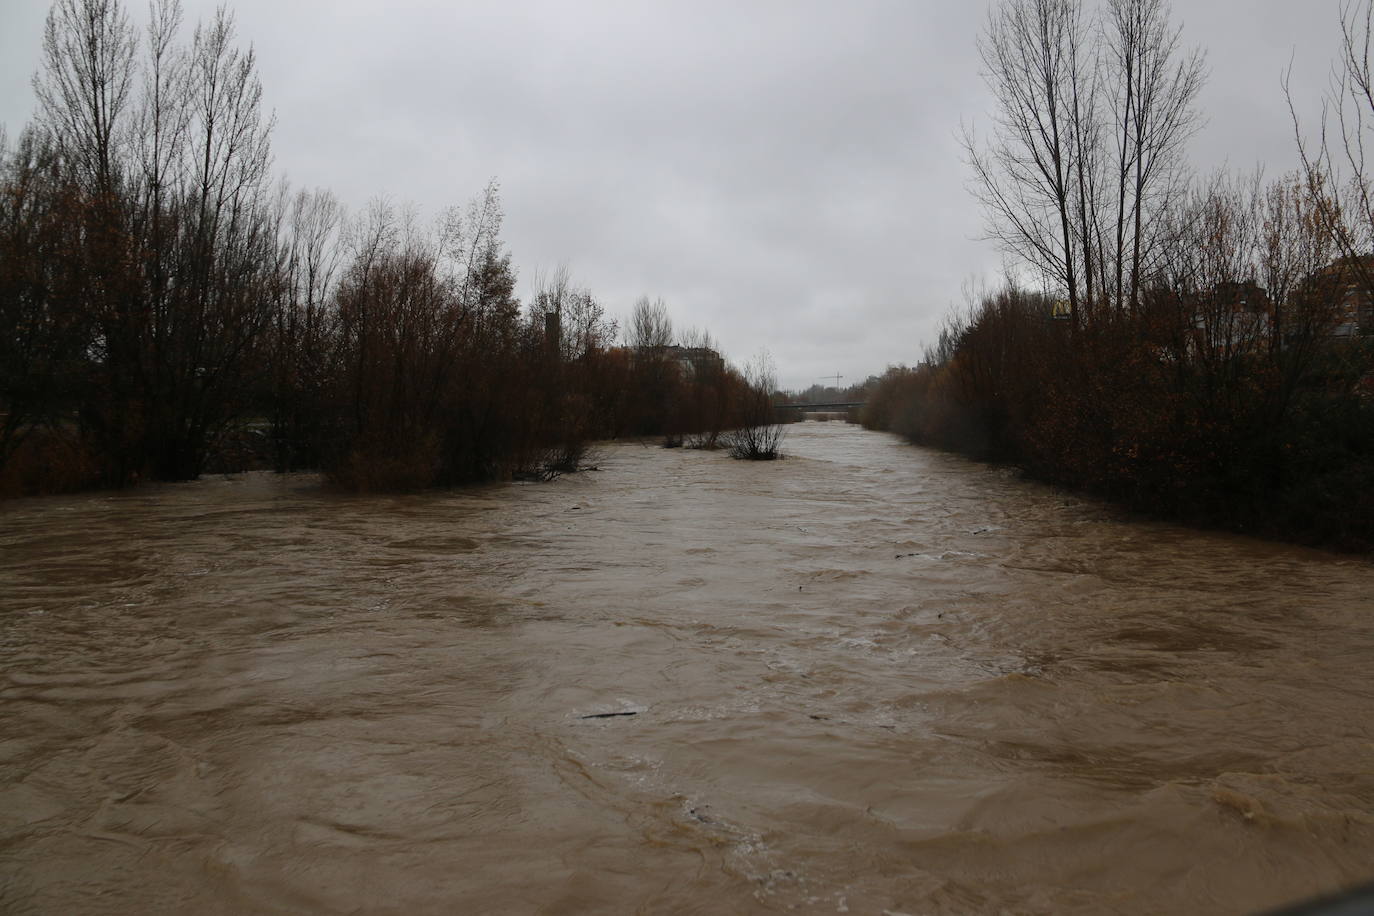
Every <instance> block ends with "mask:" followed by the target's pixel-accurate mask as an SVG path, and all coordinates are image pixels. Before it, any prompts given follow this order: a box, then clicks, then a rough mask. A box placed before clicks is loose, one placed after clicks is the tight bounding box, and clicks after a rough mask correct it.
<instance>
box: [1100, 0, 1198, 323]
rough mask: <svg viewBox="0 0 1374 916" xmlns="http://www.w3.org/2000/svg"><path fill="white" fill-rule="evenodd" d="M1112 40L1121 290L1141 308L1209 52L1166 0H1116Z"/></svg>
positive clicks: (1108, 40) (1117, 282)
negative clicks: (1190, 46)
mask: <svg viewBox="0 0 1374 916" xmlns="http://www.w3.org/2000/svg"><path fill="white" fill-rule="evenodd" d="M1106 16H1107V21H1106V23H1105V25H1104V32H1105V40H1104V44H1105V45H1106V47H1107V48H1109V49H1110V55H1111V62H1112V64H1113V67H1112V72H1111V79H1110V81H1109V82H1108V83H1107V84H1106V88H1107V91H1109V92H1110V93H1111V98H1110V101H1109V104H1110V110H1111V114H1112V120H1113V125H1114V129H1113V135H1114V139H1115V144H1116V149H1115V155H1114V157H1113V162H1112V164H1113V167H1114V168H1113V175H1112V177H1113V179H1114V180H1115V191H1116V195H1115V197H1116V199H1115V201H1114V203H1115V205H1116V208H1115V214H1114V220H1113V222H1114V227H1115V234H1114V236H1115V237H1114V239H1113V242H1114V245H1113V248H1112V250H1111V257H1110V260H1111V264H1112V267H1113V269H1114V277H1113V280H1114V293H1115V302H1116V304H1117V307H1118V308H1123V307H1125V308H1131V309H1134V308H1135V307H1136V305H1137V303H1138V301H1139V298H1140V289H1141V285H1142V282H1143V279H1144V276H1145V273H1146V270H1147V268H1148V267H1149V265H1150V258H1151V255H1152V254H1154V253H1155V233H1154V228H1155V221H1156V219H1157V218H1158V217H1159V216H1160V215H1161V214H1163V213H1164V212H1166V211H1167V209H1168V206H1169V204H1170V203H1171V201H1173V200H1174V199H1175V198H1176V197H1177V195H1178V194H1179V193H1180V192H1181V186H1182V184H1183V182H1181V181H1180V179H1181V178H1182V177H1183V175H1184V173H1183V156H1182V154H1183V147H1184V144H1185V143H1186V142H1187V140H1188V139H1189V138H1190V137H1191V136H1192V135H1193V133H1194V132H1195V131H1196V129H1197V126H1198V116H1197V112H1196V109H1195V108H1194V104H1195V102H1196V101H1197V95H1198V93H1199V92H1200V91H1201V89H1202V84H1203V81H1204V77H1205V67H1204V59H1203V55H1202V52H1201V51H1200V50H1196V49H1195V50H1192V51H1187V52H1185V51H1184V50H1183V49H1182V45H1181V34H1182V30H1181V29H1179V28H1175V27H1173V26H1172V25H1171V24H1170V21H1169V6H1168V3H1167V2H1165V0H1110V3H1109V4H1108V6H1107V13H1106Z"/></svg>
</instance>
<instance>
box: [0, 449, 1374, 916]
mask: <svg viewBox="0 0 1374 916" xmlns="http://www.w3.org/2000/svg"><path fill="white" fill-rule="evenodd" d="M785 447H786V451H787V453H788V459H787V460H786V461H783V462H780V463H775V464H745V463H739V462H733V461H731V460H729V459H728V458H726V457H725V456H723V455H719V454H706V453H701V452H689V451H664V450H661V449H656V448H646V447H643V446H640V445H637V444H612V445H607V446H603V447H601V449H600V454H599V466H600V470H599V471H596V472H589V473H585V474H581V475H578V476H574V477H567V478H563V479H561V480H558V481H555V482H553V483H550V484H513V485H503V486H493V487H488V488H483V489H478V490H469V491H460V492H450V493H439V494H430V495H419V496H406V497H399V498H398V497H348V496H340V495H338V494H334V493H330V492H327V491H325V490H323V489H321V488H320V487H319V485H318V482H317V481H316V480H315V479H314V478H311V477H286V478H279V477H274V476H271V475H247V476H244V477H240V478H237V479H224V478H213V479H206V480H203V481H200V482H197V483H193V484H186V485H177V486H158V487H144V488H141V489H139V490H137V491H133V492H130V493H126V494H115V495H111V494H98V495H90V494H86V495H80V496H73V497H62V498H52V499H41V500H27V501H22V502H17V503H11V504H9V505H6V506H3V507H0V912H4V913H16V914H22V913H42V914H88V913H139V914H142V913H211V914H214V913H397V914H399V913H407V914H408V913H755V912H758V913H772V912H789V911H790V912H801V913H846V912H848V913H855V914H859V913H872V914H881V913H887V914H899V913H905V914H911V916H920V914H963V913H989V914H1003V913H1006V914H1022V913H1085V914H1086V913H1140V914H1144V913H1247V912H1253V911H1255V910H1257V909H1262V908H1265V907H1270V906H1274V905H1278V904H1280V903H1284V902H1287V901H1291V900H1294V899H1297V898H1301V897H1305V896H1308V895H1311V894H1314V893H1318V892H1322V891H1329V890H1332V889H1335V888H1338V887H1342V886H1345V885H1349V884H1352V883H1357V882H1359V881H1363V880H1370V879H1374V677H1371V672H1374V565H1371V563H1370V562H1369V560H1368V559H1360V558H1352V557H1342V556H1336V555H1330V554H1325V553H1320V552H1315V551H1308V550H1303V549H1299V548H1295V547H1290V546H1284V545H1276V544H1268V543H1263V542H1259V541H1254V540H1249V539H1245V538H1241V537H1234V536H1229V535H1220V534H1212V533H1201V532H1196V531H1190V530H1186V529H1182V528H1177V527H1172V526H1169V525H1164V524H1154V523H1143V522H1141V521H1139V520H1135V519H1128V518H1124V517H1122V516H1120V515H1119V514H1117V513H1114V512H1113V511H1112V510H1109V509H1106V508H1103V507H1101V506H1099V505H1096V504H1094V503H1091V502H1088V501H1085V500H1080V499H1077V498H1074V497H1071V496H1067V495H1065V494H1063V493H1060V492H1057V491H1054V490H1052V489H1048V488H1044V487H1039V486H1036V485H1033V484H1029V483H1026V482H1024V481H1021V480H1019V479H1017V477H1016V476H1015V475H1013V474H1012V473H1010V472H1008V471H1005V470H999V469H996V468H988V467H984V466H980V465H976V464H971V463H969V462H966V461H963V460H961V459H958V458H955V457H951V456H948V455H943V454H939V453H936V452H930V451H923V450H920V449H916V448H913V447H910V446H907V445H904V444H901V443H900V442H898V441H897V440H896V439H894V438H891V437H888V436H885V435H880V434H876V433H869V432H864V431H862V430H859V429H856V428H853V427H847V426H843V425H840V424H836V423H814V422H813V423H806V424H801V425H798V426H794V427H792V428H791V429H790V432H789V436H788V439H787V441H786V446H785Z"/></svg>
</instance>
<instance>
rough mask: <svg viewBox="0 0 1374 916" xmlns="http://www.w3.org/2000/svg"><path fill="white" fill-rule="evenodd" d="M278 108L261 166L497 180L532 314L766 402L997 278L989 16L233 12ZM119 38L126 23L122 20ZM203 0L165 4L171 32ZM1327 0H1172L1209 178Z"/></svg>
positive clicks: (25, 42)
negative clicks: (644, 320)
mask: <svg viewBox="0 0 1374 916" xmlns="http://www.w3.org/2000/svg"><path fill="white" fill-rule="evenodd" d="M228 5H229V7H230V8H231V9H232V10H233V11H234V12H235V14H236V16H237V23H238V31H239V38H240V41H241V43H243V44H248V43H251V44H252V45H253V46H254V47H255V48H256V49H257V53H258V60H259V66H260V70H261V73H262V79H263V84H264V94H265V101H266V105H267V107H269V108H271V109H274V110H275V112H276V115H277V129H276V132H275V135H274V145H273V148H274V152H275V161H276V167H277V170H278V171H279V172H281V173H285V174H286V175H287V176H288V177H289V178H290V179H291V181H292V182H293V184H296V185H299V186H308V187H313V186H323V187H328V188H330V189H332V190H333V191H334V192H335V193H336V194H338V195H339V197H340V198H341V199H343V200H344V201H345V203H347V204H348V205H349V206H350V207H351V208H353V209H358V208H361V207H362V206H364V205H366V203H367V202H368V200H369V199H370V198H372V197H375V196H378V195H387V196H389V197H391V198H392V199H393V200H396V201H398V202H404V201H412V202H414V203H416V204H417V205H419V206H420V207H421V208H422V212H424V213H426V214H435V213H437V212H438V211H439V210H440V209H442V208H443V207H444V206H447V205H449V204H453V203H463V202H466V201H467V200H468V199H470V198H471V197H473V196H474V195H476V194H477V193H479V192H480V191H481V189H482V187H483V186H484V184H485V183H486V181H487V180H488V179H489V178H491V177H496V178H498V179H499V180H500V182H501V186H502V195H503V199H504V202H505V208H506V214H507V216H506V232H505V234H506V239H507V242H508V244H509V246H510V250H511V252H512V253H513V255H514V261H515V264H516V265H517V267H518V269H519V272H520V287H519V288H520V292H521V294H522V297H526V296H528V291H529V287H530V283H531V281H532V279H533V277H534V275H535V273H536V272H537V271H538V270H540V269H544V270H549V269H552V268H554V267H557V266H558V265H559V264H566V265H567V266H568V267H569V269H570V270H571V271H572V274H573V277H574V279H575V280H576V281H577V282H578V283H579V284H580V285H583V286H586V287H588V288H590V289H591V290H592V291H593V292H594V293H595V294H596V295H597V297H598V298H599V300H600V301H601V302H603V304H604V305H605V306H606V308H607V310H608V311H609V312H610V313H612V314H613V315H617V316H624V315H626V314H628V312H629V310H630V307H631V305H632V303H633V301H634V300H635V298H636V297H638V296H640V295H645V294H647V295H650V296H662V297H663V298H664V300H665V301H666V302H667V303H668V306H669V309H670V311H671V312H672V315H673V318H674V320H675V321H676V323H677V324H678V325H679V326H683V327H689V326H697V327H704V328H706V329H708V330H710V331H711V332H712V333H713V334H714V335H715V336H716V338H717V339H718V340H719V341H720V343H721V345H722V349H723V350H724V351H725V352H726V354H727V355H728V356H729V357H731V358H732V359H734V360H735V361H737V362H743V361H745V360H746V359H748V358H749V357H750V356H751V354H753V353H754V352H756V351H757V350H759V349H760V348H764V347H766V348H767V349H768V350H769V351H770V352H771V353H772V355H773V358H774V360H775V362H776V364H777V367H778V373H779V380H780V382H781V383H782V384H783V386H784V387H788V388H804V387H806V386H807V385H809V384H811V383H812V382H814V381H818V380H819V379H820V377H821V376H823V375H828V374H834V373H836V372H839V373H842V374H843V375H844V376H845V382H844V383H845V384H848V383H849V382H850V381H854V380H858V379H862V378H863V377H865V376H867V375H869V374H872V373H877V372H881V371H882V370H883V369H884V368H885V367H886V366H887V365H889V364H893V363H900V362H906V363H912V362H915V361H916V360H917V359H918V358H919V357H920V353H921V348H922V345H923V343H924V342H925V341H927V340H929V339H930V337H931V335H932V334H933V332H934V330H935V328H936V327H937V326H938V323H939V321H940V319H941V317H942V316H943V314H944V313H945V312H947V311H948V310H949V308H950V307H951V306H953V305H957V304H959V303H960V302H961V301H962V296H963V294H962V289H963V287H964V286H965V284H966V282H967V281H969V280H970V279H977V278H983V279H988V280H992V279H995V277H996V275H997V274H998V272H999V265H1000V263H1001V256H1000V254H999V253H998V252H997V251H996V249H995V248H994V247H992V245H991V243H988V242H984V241H980V240H979V236H980V234H981V223H982V216H981V214H980V213H979V211H978V209H977V207H976V206H975V204H974V202H973V201H972V199H971V198H970V197H969V195H968V193H967V191H966V189H965V186H966V182H967V178H968V175H967V171H966V169H965V168H964V166H963V165H962V163H961V156H960V150H959V145H958V142H957V136H958V132H959V125H960V121H961V119H963V120H964V121H968V122H972V123H973V124H974V125H975V126H977V125H979V124H986V123H987V120H988V119H987V113H988V112H989V111H990V110H991V106H992V103H991V100H990V99H989V98H988V96H987V94H986V92H985V90H984V87H983V83H982V80H981V78H980V76H979V63H978V57H977V50H976V46H975V42H976V39H977V35H978V32H979V30H980V28H981V26H982V23H983V21H984V19H985V17H986V10H987V6H988V4H987V3H986V2H982V0H979V2H967V3H960V2H951V0H941V2H935V0H845V2H839V0H834V2H819V0H705V2H703V0H692V2H685V0H684V2H649V0H643V2H633V0H618V2H611V0H604V2H603V0H576V2H573V0H559V2H554V0H543V2H538V0H501V2H499V3H498V2H449V0H429V2H421V0H388V2H378V0H231V2H229V4H228ZM128 6H129V8H130V10H131V12H132V14H133V16H134V18H135V20H136V21H139V22H140V23H141V21H142V17H143V16H144V15H146V13H145V10H146V4H145V3H144V2H142V0H134V2H132V3H129V4H128ZM214 6H215V3H214V2H213V0H187V2H186V8H187V18H188V20H189V21H190V23H192V24H193V23H194V22H195V21H197V20H198V19H202V18H207V17H208V16H209V15H211V13H212V12H213V8H214ZM47 8H48V3H47V2H45V0H0V123H3V124H5V125H6V126H7V128H8V130H9V132H10V134H11V135H13V134H15V133H17V131H18V130H19V129H20V127H21V126H22V125H23V124H24V123H25V122H26V121H27V120H28V119H29V116H30V114H31V112H32V109H33V94H32V90H31V87H30V77H31V75H32V73H33V71H34V70H35V69H36V68H37V66H38V62H39V50H40V47H39V45H40V37H41V33H42V26H43V19H44V16H45V15H46V12H47ZM1338 9H1339V0H1306V2H1302V3H1299V2H1296V0H1195V2H1187V3H1184V2H1177V0H1176V2H1175V4H1174V15H1175V20H1176V21H1178V22H1180V23H1181V24H1182V25H1183V26H1184V37H1185V42H1186V43H1188V44H1192V45H1200V46H1202V47H1203V48H1205V49H1206V51H1207V54H1208V61H1209V70H1210V78H1209V80H1208V83H1207V87H1206V89H1205V90H1204V92H1203V94H1202V97H1201V105H1200V107H1201V108H1202V109H1203V113H1204V116H1205V117H1206V119H1207V123H1206V125H1205V126H1204V128H1203V129H1202V130H1201V131H1200V132H1199V134H1198V135H1197V137H1196V138H1195V140H1194V142H1193V146H1192V149H1193V159H1194V162H1195V163H1196V164H1197V165H1198V167H1199V168H1201V169H1203V170H1209V169H1212V168H1215V167H1218V166H1220V165H1221V164H1223V163H1226V162H1229V163H1230V164H1231V165H1233V166H1237V167H1241V168H1246V169H1249V168H1253V167H1254V166H1255V165H1256V164H1257V163H1264V164H1266V166H1267V169H1268V171H1269V173H1270V174H1277V173H1279V172H1282V171H1284V170H1287V169H1291V168H1292V167H1293V166H1294V165H1295V164H1296V157H1295V155H1294V146H1293V130H1292V125H1291V122H1290V121H1289V117H1288V113H1287V109H1286V107H1285V103H1284V99H1283V95H1282V91H1281V87H1280V76H1281V74H1282V72H1283V70H1284V69H1285V68H1286V67H1287V66H1288V63H1289V60H1290V58H1291V59H1292V61H1293V67H1294V77H1293V86H1294V90H1295V95H1296V96H1297V100H1298V102H1299V103H1300V105H1301V106H1302V108H1303V109H1304V113H1311V112H1313V111H1315V109H1316V106H1317V103H1318V99H1319V95H1320V92H1321V90H1322V88H1323V86H1324V85H1325V80H1326V74H1327V72H1328V70H1329V66H1330V61H1331V59H1332V57H1333V54H1334V52H1335V49H1336V45H1337V40H1338V37H1339V31H1338V25H1337V17H1338Z"/></svg>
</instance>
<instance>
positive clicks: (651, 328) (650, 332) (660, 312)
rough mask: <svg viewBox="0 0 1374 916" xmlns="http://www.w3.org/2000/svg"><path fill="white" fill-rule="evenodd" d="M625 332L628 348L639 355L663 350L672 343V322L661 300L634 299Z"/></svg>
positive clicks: (641, 297) (643, 297) (642, 297)
mask: <svg viewBox="0 0 1374 916" xmlns="http://www.w3.org/2000/svg"><path fill="white" fill-rule="evenodd" d="M625 330H626V337H627V338H628V339H627V341H626V342H627V343H628V344H629V345H630V348H631V349H632V350H636V351H638V352H641V353H646V352H651V351H654V350H662V349H665V348H666V347H668V346H670V345H671V344H672V342H673V320H672V318H671V317H670V316H669V315H668V306H667V305H666V304H665V303H664V301H663V300H662V299H654V300H652V301H651V300H650V299H649V297H648V296H640V297H639V298H638V299H636V300H635V304H634V310H633V311H632V312H631V313H630V323H629V326H628V327H626V329H625Z"/></svg>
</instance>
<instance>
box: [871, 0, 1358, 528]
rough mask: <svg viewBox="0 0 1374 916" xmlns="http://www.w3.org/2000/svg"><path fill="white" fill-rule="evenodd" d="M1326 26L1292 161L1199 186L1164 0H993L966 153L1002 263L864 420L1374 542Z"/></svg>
mask: <svg viewBox="0 0 1374 916" xmlns="http://www.w3.org/2000/svg"><path fill="white" fill-rule="evenodd" d="M1342 27H1343V35H1344V37H1345V50H1346V54H1345V59H1344V61H1343V70H1341V71H1340V76H1339V77H1338V84H1337V87H1336V92H1335V94H1334V95H1333V97H1332V98H1330V99H1328V100H1327V110H1328V111H1329V112H1331V113H1332V114H1331V117H1330V123H1329V124H1327V125H1324V127H1325V128H1326V129H1324V130H1323V131H1322V132H1321V136H1322V140H1321V142H1320V144H1319V145H1318V146H1316V147H1312V146H1305V147H1303V148H1302V149H1301V150H1300V152H1301V153H1302V161H1303V163H1304V167H1303V168H1302V169H1301V170H1300V171H1299V172H1297V173H1296V174H1292V175H1287V176H1283V177H1281V178H1279V179H1277V180H1273V181H1266V180H1264V179H1263V178H1262V176H1260V175H1258V174H1257V175H1254V176H1249V177H1239V176H1235V175H1229V174H1221V175H1216V176H1213V177H1210V178H1207V179H1199V178H1198V177H1197V176H1195V175H1194V174H1193V173H1192V172H1191V171H1190V170H1189V169H1188V168H1187V163H1186V161H1185V159H1184V156H1183V148H1184V143H1185V141H1186V140H1187V138H1188V136H1189V135H1190V134H1191V133H1192V131H1193V129H1194V126H1195V125H1196V123H1197V112H1196V110H1195V107H1194V102H1195V100H1196V96H1197V92H1198V89H1199V88H1200V86H1201V81H1202V74H1203V58H1202V55H1201V53H1199V52H1186V51H1184V50H1183V49H1182V47H1181V42H1180V34H1179V32H1178V30H1177V29H1175V28H1174V27H1173V26H1171V25H1170V23H1169V20H1168V8H1167V5H1166V4H1165V3H1163V2H1162V0H1105V2H1104V3H1102V4H1101V5H1100V6H1099V7H1097V8H1095V10H1094V11H1093V12H1092V13H1089V11H1087V10H1085V8H1084V7H1083V6H1082V5H1081V4H1080V3H1079V2H1077V0H1004V2H1002V3H1001V4H999V5H998V6H997V7H996V8H995V9H994V10H993V11H992V13H991V15H990V18H989V22H988V25H987V29H986V31H985V33H984V35H983V39H982V42H981V44H980V47H981V50H982V54H983V60H984V64H985V71H986V74H987V79H988V83H989V86H990V87H991V88H992V90H993V91H994V93H995V95H996V97H997V99H998V100H999V103H1000V107H999V109H998V111H997V115H996V118H995V121H994V126H993V129H992V131H991V134H990V136H989V137H988V138H987V139H986V140H982V139H979V138H976V137H974V136H973V135H972V134H970V135H968V136H967V137H966V148H967V153H968V158H969V161H970V162H971V164H972V168H973V172H974V175H975V178H976V182H975V186H976V188H977V191H978V195H979V197H980V199H981V202H982V203H983V205H984V208H985V211H986V213H987V216H988V230H989V234H990V235H991V236H992V237H994V238H996V239H997V240H998V241H999V242H1000V243H1001V245H1002V246H1003V248H1004V250H1005V251H1007V252H1008V253H1009V254H1010V255H1011V256H1012V259H1013V264H1014V265H1015V266H1014V268H1013V273H1012V276H1013V278H1014V279H1009V280H1008V281H1007V282H1006V284H1005V286H1004V287H1003V288H1002V289H1000V290H997V291H995V292H992V293H989V294H987V295H984V296H982V297H981V298H980V299H979V300H978V301H976V302H975V303H974V304H973V305H972V306H971V307H970V308H969V310H968V311H967V312H966V313H962V314H957V315H955V316H953V317H951V318H950V319H948V320H947V322H946V325H945V327H944V329H943V331H942V333H941V334H940V337H939V341H938V342H937V343H936V344H935V345H934V346H932V347H930V348H929V349H928V350H927V353H926V357H925V361H924V362H923V363H922V364H921V365H919V366H918V367H917V368H915V369H906V368H896V369H892V370H889V371H888V373H887V374H886V375H885V376H884V377H883V378H882V379H881V381H880V383H879V384H878V385H877V386H876V387H875V389H874V390H873V392H872V393H871V394H870V397H869V401H868V405H867V408H866V410H865V411H864V414H863V418H862V419H863V422H864V423H865V425H867V426H869V427H870V428H876V429H890V430H893V431H896V432H899V433H901V434H903V435H905V436H907V437H909V438H910V439H912V440H914V441H917V442H922V443H929V444H933V445H937V446H940V447H944V448H949V449H954V450H958V451H961V452H965V453H968V454H971V455H975V456H978V457H982V458H988V459H992V460H998V461H1006V462H1012V463H1015V464H1018V465H1020V466H1021V467H1023V468H1025V469H1026V470H1028V471H1029V472H1031V473H1032V474H1034V475H1036V476H1038V477H1041V478H1043V479H1046V480H1050V481H1054V482H1057V483H1062V484H1067V485H1070V486H1074V487H1080V488H1084V489H1087V490H1089V491H1092V492H1094V493H1098V494H1102V495H1105V496H1107V497H1110V498H1112V499H1115V500H1118V501H1120V502H1123V503H1125V504H1127V505H1129V506H1132V507H1136V508H1140V509H1145V510H1150V511H1153V512H1161V513H1164V514H1167V515H1170V516H1173V517H1180V518H1185V519H1189V520H1193V521H1197V522H1203V523H1210V524H1221V525H1226V526H1230V527H1235V528H1240V529H1244V530H1253V531H1261V532H1265V533H1269V534H1276V535H1280V536H1284V537H1292V538H1299V539H1305V540H1313V541H1320V542H1324V543H1330V544H1337V545H1343V546H1347V547H1352V548H1357V549H1368V548H1370V547H1371V546H1374V374H1372V371H1371V370H1374V346H1372V345H1374V337H1371V336H1369V335H1370V332H1371V330H1374V312H1372V311H1371V310H1372V309H1374V207H1371V203H1370V202H1371V200H1374V196H1371V190H1372V189H1374V184H1371V181H1370V180H1369V176H1368V174H1367V172H1366V166H1365V163H1364V159H1363V155H1362V146H1361V142H1362V138H1363V137H1364V132H1365V131H1366V130H1367V129H1368V126H1369V125H1370V123H1371V121H1370V118H1371V117H1374V101H1372V100H1374V93H1371V91H1370V86H1371V85H1374V80H1371V78H1370V73H1369V70H1368V65H1367V58H1366V56H1365V55H1364V54H1363V53H1362V51H1361V49H1362V48H1364V47H1366V46H1367V39H1368V38H1369V17H1368V15H1367V10H1366V11H1364V12H1361V11H1358V10H1355V9H1354V8H1353V7H1352V8H1350V9H1349V10H1348V11H1347V15H1346V18H1345V20H1344V21H1343V23H1342ZM1032 281H1036V282H1032ZM1028 287H1032V288H1034V287H1038V288H1039V289H1041V290H1048V291H1049V292H1032V291H1029V290H1028Z"/></svg>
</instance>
